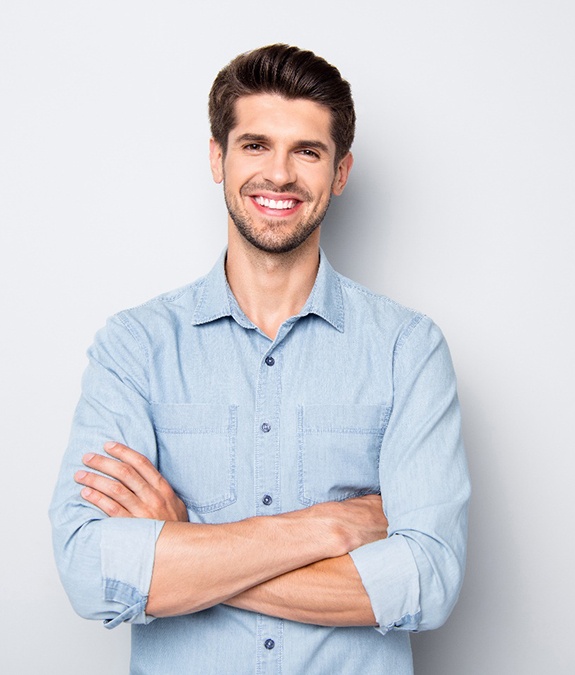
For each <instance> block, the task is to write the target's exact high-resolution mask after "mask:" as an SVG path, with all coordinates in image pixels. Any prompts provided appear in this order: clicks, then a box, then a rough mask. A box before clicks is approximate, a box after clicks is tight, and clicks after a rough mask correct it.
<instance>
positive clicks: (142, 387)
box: [50, 315, 163, 628]
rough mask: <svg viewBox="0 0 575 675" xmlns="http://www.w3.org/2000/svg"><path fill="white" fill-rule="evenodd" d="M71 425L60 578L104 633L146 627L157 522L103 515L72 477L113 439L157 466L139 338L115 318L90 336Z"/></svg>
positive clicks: (58, 493)
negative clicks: (84, 458)
mask: <svg viewBox="0 0 575 675" xmlns="http://www.w3.org/2000/svg"><path fill="white" fill-rule="evenodd" d="M88 357H89V364H88V367H87V369H86V372H85V373H84V377H83V380H82V394H81V398H80V401H79V403H78V406H77V408H76V412H75V415H74V419H73V424H72V432H71V435H70V441H69V444H68V448H67V450H66V453H65V455H64V459H63V462H62V466H61V469H60V475H59V478H58V482H57V485H56V489H55V491H54V496H53V499H52V503H51V507H50V519H51V522H52V527H53V544H54V552H55V558H56V563H57V566H58V571H59V574H60V578H61V580H62V583H63V585H64V588H65V589H66V592H67V593H68V596H69V598H70V601H71V603H72V605H73V607H74V609H75V610H76V611H77V612H78V613H79V614H80V615H82V616H84V617H86V618H91V619H102V620H103V621H104V623H105V625H106V627H108V628H112V627H114V626H116V625H118V624H119V623H122V622H124V621H127V622H133V623H148V622H149V621H151V620H153V619H152V617H147V616H146V615H145V612H144V609H145V606H146V602H147V597H148V591H149V586H150V580H151V576H152V567H153V561H154V551H155V543H156V539H157V537H158V536H159V534H160V531H161V528H162V526H163V522H161V521H155V520H148V519H139V518H109V517H108V516H106V515H105V514H104V513H103V512H102V511H100V510H99V509H98V508H96V507H95V506H93V505H91V504H89V503H88V502H86V501H85V500H83V499H82V497H81V496H80V489H81V486H80V485H78V484H77V483H76V482H75V481H74V478H73V477H74V473H75V472H76V471H78V470H79V469H82V468H85V466H84V465H83V464H82V456H83V455H84V454H85V453H87V452H94V453H101V454H105V453H104V450H103V447H102V446H103V444H104V443H105V442H106V441H109V440H113V441H118V442H121V443H124V444H126V445H128V446H129V447H131V448H133V449H135V450H137V451H139V452H141V453H143V454H145V455H146V456H147V457H148V458H149V459H150V460H151V461H152V462H153V463H154V464H155V465H157V447H156V440H155V434H154V429H153V425H152V422H151V418H150V413H149V402H148V389H149V387H148V382H147V373H148V369H147V362H148V355H147V352H146V349H145V344H144V340H142V339H138V336H137V334H136V332H135V331H134V328H133V327H132V326H131V325H130V324H129V323H128V321H127V318H126V317H123V318H122V316H121V315H118V316H116V317H114V318H112V319H111V320H110V321H109V322H108V324H107V326H106V328H104V329H102V330H101V331H100V332H99V333H98V334H97V336H96V339H95V342H94V344H93V346H92V347H91V348H90V349H89V351H88Z"/></svg>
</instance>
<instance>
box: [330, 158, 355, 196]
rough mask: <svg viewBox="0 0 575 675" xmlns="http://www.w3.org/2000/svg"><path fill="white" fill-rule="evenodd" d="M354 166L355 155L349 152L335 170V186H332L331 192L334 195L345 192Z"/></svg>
mask: <svg viewBox="0 0 575 675" xmlns="http://www.w3.org/2000/svg"><path fill="white" fill-rule="evenodd" d="M352 166H353V155H352V154H351V152H348V153H347V155H346V156H345V157H344V158H343V159H341V160H340V162H339V164H338V165H337V168H336V170H335V178H334V179H333V185H332V186H331V191H332V192H333V194H334V195H340V194H341V193H342V192H343V189H344V187H345V184H346V183H347V179H348V178H349V172H350V171H351V167H352Z"/></svg>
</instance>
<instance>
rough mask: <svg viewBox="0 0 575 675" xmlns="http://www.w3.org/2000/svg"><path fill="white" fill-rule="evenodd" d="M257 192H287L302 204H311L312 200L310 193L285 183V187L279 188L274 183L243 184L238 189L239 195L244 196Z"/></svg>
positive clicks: (293, 184) (292, 184)
mask: <svg viewBox="0 0 575 675" xmlns="http://www.w3.org/2000/svg"><path fill="white" fill-rule="evenodd" d="M259 191H261V192H275V193H276V194H282V193H285V192H289V193H290V194H292V195H296V196H297V197H298V199H299V200H300V201H302V202H311V201H312V199H313V195H312V194H311V192H308V191H307V190H304V189H303V188H302V187H300V186H299V185H298V184H297V183H286V184H285V185H280V186H278V185H275V184H274V183H268V182H266V181H264V182H262V183H245V184H244V185H242V187H241V189H240V194H241V195H242V196H245V195H247V194H252V193H254V192H259Z"/></svg>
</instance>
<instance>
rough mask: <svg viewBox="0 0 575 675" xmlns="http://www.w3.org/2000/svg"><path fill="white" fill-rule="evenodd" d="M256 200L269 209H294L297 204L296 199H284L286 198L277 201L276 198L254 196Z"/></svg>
mask: <svg viewBox="0 0 575 675" xmlns="http://www.w3.org/2000/svg"><path fill="white" fill-rule="evenodd" d="M254 199H255V201H256V203H257V204H259V205H260V206H265V207H266V208H267V209H278V210H282V209H293V207H294V206H295V204H296V201H295V199H284V200H281V199H280V200H278V201H276V200H275V199H267V198H266V197H260V196H258V197H254Z"/></svg>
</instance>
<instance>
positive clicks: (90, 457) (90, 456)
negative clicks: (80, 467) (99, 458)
mask: <svg viewBox="0 0 575 675" xmlns="http://www.w3.org/2000/svg"><path fill="white" fill-rule="evenodd" d="M93 459H94V453H93V452H89V453H88V454H87V455H84V457H82V461H83V462H84V464H85V463H86V462H91V461H92V460H93Z"/></svg>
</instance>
